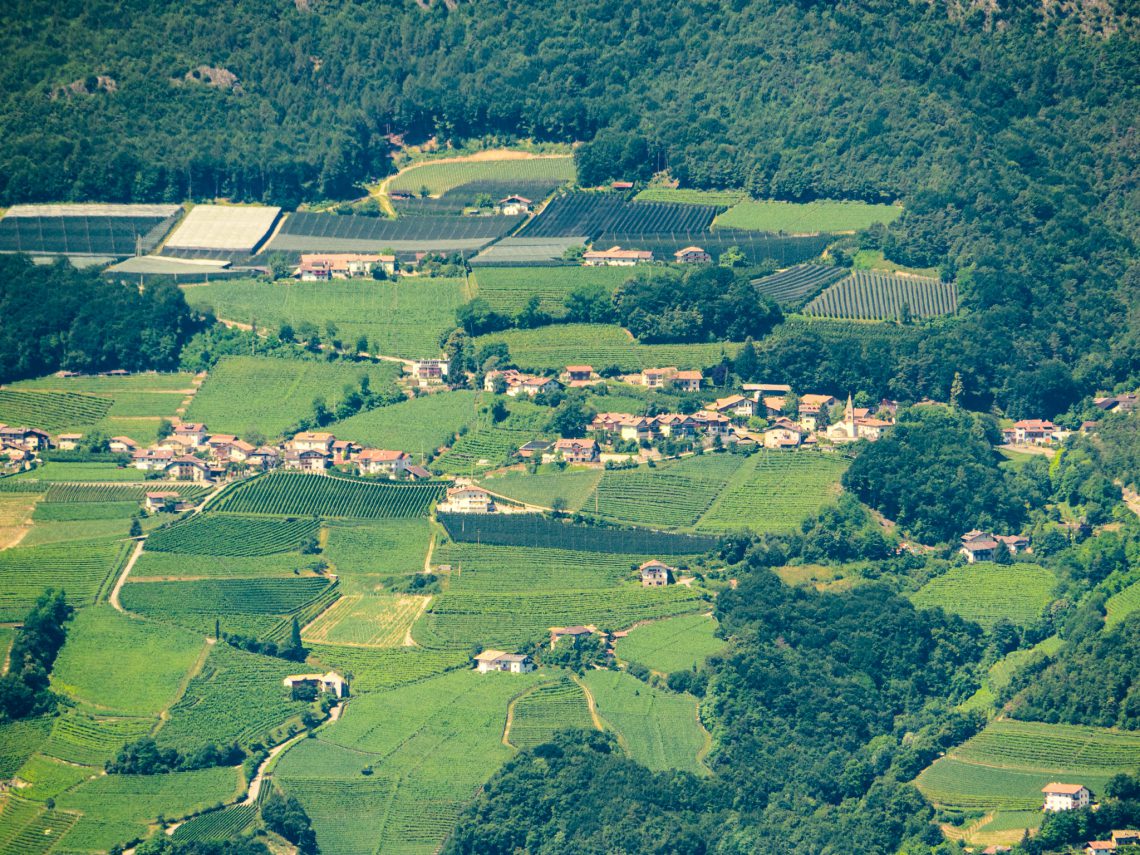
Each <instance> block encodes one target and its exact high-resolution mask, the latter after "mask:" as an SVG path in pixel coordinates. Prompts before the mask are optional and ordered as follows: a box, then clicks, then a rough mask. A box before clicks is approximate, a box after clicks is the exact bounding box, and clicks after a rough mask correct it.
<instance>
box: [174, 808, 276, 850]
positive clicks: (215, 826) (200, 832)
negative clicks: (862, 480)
mask: <svg viewBox="0 0 1140 855" xmlns="http://www.w3.org/2000/svg"><path fill="white" fill-rule="evenodd" d="M256 821H257V806H256V805H233V806H231V807H228V808H225V809H224V810H215V811H211V812H210V813H206V814H202V815H201V816H196V817H194V818H193V819H191V820H190V821H188V822H184V823H182V825H180V826H178V828H176V829H175V830H174V833H173V834H172V835H170V839H171V840H173V841H175V842H176V843H187V842H190V841H192V840H194V841H196V840H210V841H222V840H235V839H237V838H238V837H239V836H240V835H241V834H242V833H243V832H245V831H246V830H247V829H249V828H250V827H252V826H253V824H254V823H255V822H256Z"/></svg>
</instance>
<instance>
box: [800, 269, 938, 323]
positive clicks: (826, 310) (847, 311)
mask: <svg viewBox="0 0 1140 855" xmlns="http://www.w3.org/2000/svg"><path fill="white" fill-rule="evenodd" d="M904 307H905V311H906V313H907V314H909V315H910V316H911V317H913V318H934V317H938V316H939V315H952V314H954V313H955V312H957V311H958V290H957V287H956V286H955V285H954V283H953V282H939V281H937V280H935V279H923V278H921V277H918V276H893V275H891V274H889V273H871V272H867V271H863V270H857V271H855V272H854V273H853V274H851V276H849V277H847V278H846V279H844V280H842V281H840V282H837V283H835V284H834V285H832V286H831V287H830V288H828V289H827V290H826V291H824V292H823V293H822V294H820V295H819V296H818V297H816V298H815V299H814V300H812V301H811V302H810V303H808V305H807V306H806V307H805V308H804V314H806V315H811V316H813V317H819V318H846V319H851V320H857V321H886V320H891V319H894V318H899V317H901V316H902V315H903V313H904Z"/></svg>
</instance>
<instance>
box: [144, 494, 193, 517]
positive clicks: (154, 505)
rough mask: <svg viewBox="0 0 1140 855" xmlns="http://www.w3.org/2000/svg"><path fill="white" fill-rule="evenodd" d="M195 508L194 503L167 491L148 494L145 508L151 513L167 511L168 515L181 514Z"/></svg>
mask: <svg viewBox="0 0 1140 855" xmlns="http://www.w3.org/2000/svg"><path fill="white" fill-rule="evenodd" d="M192 506H193V502H189V501H187V500H186V499H183V498H182V497H181V496H180V495H179V494H178V493H172V492H169V491H166V490H162V491H157V492H153V493H147V494H146V499H145V500H144V502H143V507H145V508H146V510H147V511H148V512H150V513H157V512H158V511H167V512H168V513H176V514H177V513H181V512H182V511H185V510H187V509H188V508H190V507H192Z"/></svg>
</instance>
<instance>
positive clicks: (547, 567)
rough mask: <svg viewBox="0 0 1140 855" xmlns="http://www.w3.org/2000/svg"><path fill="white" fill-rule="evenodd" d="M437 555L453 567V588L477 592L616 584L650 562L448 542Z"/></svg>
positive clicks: (607, 555) (612, 555) (580, 588)
mask: <svg viewBox="0 0 1140 855" xmlns="http://www.w3.org/2000/svg"><path fill="white" fill-rule="evenodd" d="M432 558H433V560H434V561H436V562H438V563H441V564H442V563H447V564H450V565H451V581H450V584H449V588H448V590H450V591H456V592H472V593H478V592H482V593H491V592H500V591H521V592H526V591H533V590H535V589H538V588H541V589H542V590H545V591H551V590H570V591H584V590H588V589H591V588H613V587H614V586H615V585H617V584H618V583H620V582H623V581H628V580H629V579H632V578H633V568H634V567H636V566H637V565H639V564H640V563H641V562H642V561H645V560H647V558H645V557H643V556H641V555H636V556H634V555H629V554H616V553H603V552H574V551H571V550H568V549H542V548H535V547H521V546H489V545H484V544H476V543H450V544H445V545H443V546H440V547H438V548H437V549H436V551H435V553H434V554H433V556H432Z"/></svg>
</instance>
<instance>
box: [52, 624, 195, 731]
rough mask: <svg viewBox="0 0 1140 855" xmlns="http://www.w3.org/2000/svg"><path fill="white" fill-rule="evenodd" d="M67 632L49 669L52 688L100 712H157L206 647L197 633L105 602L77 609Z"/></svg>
mask: <svg viewBox="0 0 1140 855" xmlns="http://www.w3.org/2000/svg"><path fill="white" fill-rule="evenodd" d="M68 636H69V638H68V642H67V644H65V645H64V647H63V650H62V651H61V652H60V654H59V659H58V660H56V663H55V668H54V670H53V671H52V688H53V689H55V690H56V691H57V692H62V693H64V694H66V695H67V696H69V697H71V698H73V699H74V700H75V701H77V702H78V703H79V704H80V705H81V706H82V707H83V708H84V709H86V710H88V711H90V712H96V713H100V714H120V715H139V716H152V715H157V714H158V713H160V712H162V710H164V709H166V708H167V707H168V706H169V705H170V704H171V703H173V702H174V700H175V698H176V697H177V694H178V692H179V688H180V686H181V684H182V681H183V679H184V678H185V677H186V674H187V673H188V672H189V671H190V669H191V667H192V666H193V665H194V663H195V662H196V661H197V660H198V657H199V656H200V655H201V654H202V651H203V648H204V647H205V639H204V638H203V637H202V636H201V635H195V634H194V633H192V632H187V631H186V630H183V629H179V628H177V627H171V626H166V625H163V624H158V623H151V622H150V621H145V620H140V619H139V618H134V617H130V616H128V615H124V614H121V613H119V612H117V611H115V610H114V609H112V608H111V607H110V606H101V607H99V608H97V609H83V610H82V611H80V612H79V613H78V614H76V616H75V619H74V622H73V623H72V624H71V625H70V626H69V627H68ZM108 651H114V655H113V656H112V655H108Z"/></svg>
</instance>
